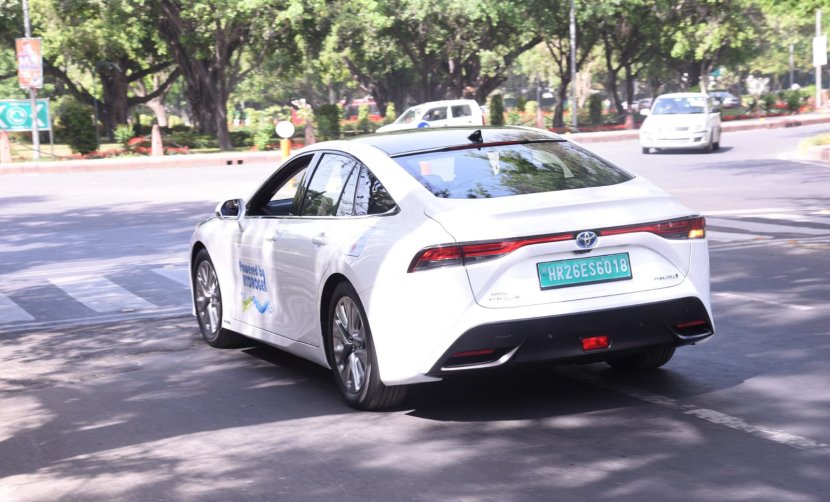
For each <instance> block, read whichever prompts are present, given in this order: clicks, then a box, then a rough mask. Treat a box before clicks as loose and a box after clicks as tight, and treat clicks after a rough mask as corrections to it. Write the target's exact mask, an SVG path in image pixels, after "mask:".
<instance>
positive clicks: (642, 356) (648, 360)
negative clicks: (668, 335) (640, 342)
mask: <svg viewBox="0 0 830 502" xmlns="http://www.w3.org/2000/svg"><path fill="white" fill-rule="evenodd" d="M673 355H674V347H661V348H659V349H652V350H647V351H644V352H640V353H638V354H634V355H631V356H624V357H617V358H614V359H609V360H608V361H605V362H606V363H608V365H609V366H611V367H612V368H614V369H615V370H618V371H648V370H653V369H657V368H659V367H660V366H663V365H664V364H666V363H667V362H669V360H670V359H671V358H672V356H673Z"/></svg>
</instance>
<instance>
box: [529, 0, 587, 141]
mask: <svg viewBox="0 0 830 502" xmlns="http://www.w3.org/2000/svg"><path fill="white" fill-rule="evenodd" d="M576 5H577V8H576V13H577V16H576V29H577V31H576V33H577V36H576V69H577V70H579V68H581V67H582V65H583V64H585V62H586V61H587V60H588V58H590V57H591V54H592V51H593V49H594V46H595V45H596V43H597V41H598V40H599V35H600V33H599V30H598V29H597V26H598V23H597V20H596V11H595V9H594V6H595V5H596V4H594V3H588V2H577V4H576ZM525 8H526V9H528V10H527V11H526V12H525V13H524V15H525V16H526V17H527V18H528V19H531V20H532V26H533V29H534V31H535V32H536V33H537V34H538V36H539V38H540V39H542V40H543V41H544V44H545V48H547V50H548V53H549V54H550V57H551V58H552V59H553V62H554V65H555V68H556V70H555V71H556V75H557V77H558V79H559V82H560V85H559V87H558V89H557V98H558V99H557V103H556V108H555V109H554V112H553V126H554V127H562V126H564V120H563V114H564V104H565V102H566V101H567V100H568V86H569V85H570V84H571V69H572V66H571V57H570V55H571V49H572V48H571V42H570V20H569V17H568V15H567V12H569V8H570V4H569V2H566V1H564V0H536V1H532V2H529V3H527V4H526V5H525ZM534 14H535V15H534ZM572 113H576V110H572Z"/></svg>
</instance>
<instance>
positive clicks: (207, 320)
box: [193, 249, 242, 348]
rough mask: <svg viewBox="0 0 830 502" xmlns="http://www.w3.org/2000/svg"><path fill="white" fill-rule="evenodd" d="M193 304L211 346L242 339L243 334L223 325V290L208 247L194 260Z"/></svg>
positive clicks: (219, 346)
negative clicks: (227, 328)
mask: <svg viewBox="0 0 830 502" xmlns="http://www.w3.org/2000/svg"><path fill="white" fill-rule="evenodd" d="M193 305H194V306H195V307H196V319H198V321H199V330H200V331H201V332H202V338H204V339H205V341H206V342H207V343H208V344H209V345H210V346H211V347H217V348H227V347H233V346H235V345H238V344H239V343H240V342H241V341H242V336H241V335H239V334H237V333H234V332H232V331H228V330H226V329H225V328H223V327H222V319H223V318H222V314H223V309H222V290H221V289H220V288H219V276H217V275H216V269H215V268H214V266H213V262H212V261H211V259H210V255H209V254H208V252H207V250H206V249H202V250H201V251H199V253H197V254H196V259H195V260H194V261H193Z"/></svg>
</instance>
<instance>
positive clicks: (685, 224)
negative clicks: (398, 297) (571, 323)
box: [408, 216, 706, 272]
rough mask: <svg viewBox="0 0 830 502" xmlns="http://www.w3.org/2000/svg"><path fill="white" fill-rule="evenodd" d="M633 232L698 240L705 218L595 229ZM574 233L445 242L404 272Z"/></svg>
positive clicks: (471, 260) (603, 232) (507, 251)
mask: <svg viewBox="0 0 830 502" xmlns="http://www.w3.org/2000/svg"><path fill="white" fill-rule="evenodd" d="M637 232H648V233H652V234H656V235H659V236H660V237H663V238H666V239H701V238H703V237H705V236H706V219H705V218H704V217H702V216H693V217H689V218H680V219H676V220H667V221H658V222H654V223H644V224H639V225H628V226H624V227H613V228H605V229H602V230H597V231H596V233H597V235H600V236H609V235H622V234H633V233H637ZM576 234H577V232H564V233H561V234H551V235H540V236H536V237H524V238H520V239H507V240H500V241H489V242H476V243H468V244H449V245H442V246H435V247H430V248H425V249H422V250H421V251H420V252H418V254H416V255H415V257H414V258H413V259H412V262H411V263H410V264H409V269H408V272H416V271H418V270H428V269H431V268H438V267H446V266H452V265H466V264H469V263H475V262H478V261H485V260H492V259H494V258H499V257H501V256H504V255H506V254H510V253H512V252H513V251H515V250H517V249H519V248H523V247H525V246H531V245H533V244H545V243H549V242H562V241H568V240H572V239H574V237H575V236H576Z"/></svg>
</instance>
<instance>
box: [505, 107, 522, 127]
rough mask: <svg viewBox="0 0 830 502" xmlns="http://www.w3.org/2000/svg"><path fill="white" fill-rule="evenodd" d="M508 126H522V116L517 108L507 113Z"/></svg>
mask: <svg viewBox="0 0 830 502" xmlns="http://www.w3.org/2000/svg"><path fill="white" fill-rule="evenodd" d="M507 124H508V125H522V114H521V113H519V110H518V109H517V108H511V109H510V111H509V112H507Z"/></svg>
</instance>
